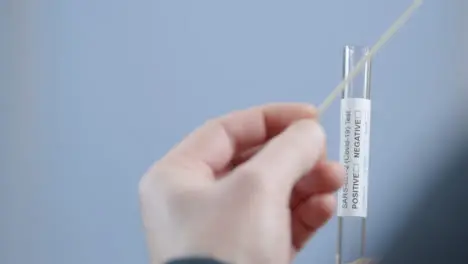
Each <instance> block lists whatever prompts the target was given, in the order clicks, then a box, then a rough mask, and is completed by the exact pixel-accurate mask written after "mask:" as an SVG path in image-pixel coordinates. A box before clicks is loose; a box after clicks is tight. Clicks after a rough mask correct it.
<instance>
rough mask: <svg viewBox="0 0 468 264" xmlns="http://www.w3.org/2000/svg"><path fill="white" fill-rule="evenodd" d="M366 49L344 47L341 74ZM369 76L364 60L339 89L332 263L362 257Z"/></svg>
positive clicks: (350, 68)
mask: <svg viewBox="0 0 468 264" xmlns="http://www.w3.org/2000/svg"><path fill="white" fill-rule="evenodd" d="M368 52H369V48H368V47H364V46H345V48H344V54H343V75H344V77H346V76H348V74H349V73H350V72H351V71H352V70H353V67H355V65H356V63H357V62H358V61H359V60H360V59H361V58H362V57H363V56H365V55H366V54H367V53H368ZM370 76H371V62H370V61H368V62H367V63H366V64H365V65H364V68H363V70H362V71H361V73H359V74H358V75H357V76H356V77H355V78H354V80H353V81H351V82H350V83H349V84H348V85H347V86H346V87H345V89H344V90H343V93H342V99H341V111H340V115H341V117H340V129H341V135H340V162H341V164H342V165H343V166H344V167H345V170H346V176H345V183H344V185H343V187H342V188H341V189H340V190H339V191H338V196H337V199H338V203H337V204H338V208H337V215H338V239H337V253H336V264H347V263H353V262H355V261H356V260H357V259H360V258H364V257H365V254H366V253H365V247H366V219H367V201H368V197H367V190H368V172H369V150H370V149H369V139H370V138H369V135H370V117H371V116H370V114H371V101H370V88H371V87H370V79H371V78H370Z"/></svg>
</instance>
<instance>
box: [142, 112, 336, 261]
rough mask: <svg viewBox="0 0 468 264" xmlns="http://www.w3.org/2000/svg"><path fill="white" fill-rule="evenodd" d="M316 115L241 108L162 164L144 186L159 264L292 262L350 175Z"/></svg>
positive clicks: (207, 126) (208, 126) (150, 235)
mask: <svg viewBox="0 0 468 264" xmlns="http://www.w3.org/2000/svg"><path fill="white" fill-rule="evenodd" d="M316 116H317V113H316V111H315V109H314V108H312V107H310V106H307V105H302V104H273V105H266V106H261V107H256V108H252V109H248V110H243V111H238V112H234V113H231V114H228V115H226V116H224V117H221V118H218V119H215V120H211V121H208V122H207V123H206V124H205V125H204V126H202V127H201V128H199V129H197V130H196V131H195V132H193V133H192V134H191V135H189V136H188V137H187V138H186V139H184V140H183V141H182V142H181V143H180V144H179V145H177V146H176V147H174V148H173V149H172V150H171V151H170V152H169V153H168V154H167V155H166V156H165V157H163V158H162V159H161V160H160V161H158V162H156V163H155V164H154V165H153V166H152V168H150V169H149V171H148V172H147V173H146V174H145V175H144V176H143V178H142V179H141V181H140V186H139V191H140V200H141V210H142V218H143V223H144V226H145V229H146V235H147V239H148V245H149V250H150V255H151V260H152V263H164V262H165V261H168V260H171V259H175V258H181V257H192V256H204V257H213V258H216V259H218V260H220V261H226V262H227V263H233V264H240V263H242V264H251V263H252V264H254V263H255V264H262V263H268V264H274V263H289V262H290V261H291V260H292V258H293V257H294V255H295V253H296V252H297V251H299V250H300V249H301V248H302V247H303V245H304V244H305V242H306V241H307V240H308V239H309V237H311V235H312V234H314V232H315V231H316V230H317V229H318V228H320V227H321V226H322V225H323V224H324V223H325V222H326V221H328V219H329V218H330V217H331V216H332V214H333V211H334V208H335V198H334V192H335V191H336V190H337V189H338V188H339V187H340V186H341V183H342V178H343V176H344V170H343V168H342V167H341V166H340V165H339V164H338V163H335V162H330V161H327V160H326V157H325V136H324V132H323V130H322V128H321V127H320V125H319V123H318V122H317V120H316Z"/></svg>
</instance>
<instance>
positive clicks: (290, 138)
mask: <svg viewBox="0 0 468 264" xmlns="http://www.w3.org/2000/svg"><path fill="white" fill-rule="evenodd" d="M324 145H325V134H324V132H323V130H322V128H321V127H320V125H319V124H318V123H317V122H316V121H314V120H312V119H308V120H307V119H304V120H300V121H297V122H295V123H294V124H292V125H291V126H289V127H288V128H287V129H286V130H285V131H283V133H281V134H280V135H278V136H277V137H275V138H274V139H272V140H270V142H268V143H267V144H266V145H265V147H264V148H263V149H262V150H261V151H259V152H258V153H257V154H256V155H255V156H253V157H252V158H251V159H250V160H249V161H248V162H246V163H244V164H242V165H241V166H239V167H237V168H236V170H235V171H234V173H235V174H238V175H240V176H239V177H257V178H261V180H262V181H263V182H264V183H265V184H268V185H270V186H277V187H279V189H281V192H282V194H283V195H284V197H287V198H288V200H289V196H290V193H291V190H292V188H293V186H294V185H295V183H296V182H297V181H298V180H299V179H300V178H301V176H302V175H304V174H306V173H307V172H309V171H310V170H311V169H312V168H313V167H314V165H315V164H316V163H317V161H318V160H319V158H320V157H321V155H322V153H323V148H324ZM278 195H281V193H278Z"/></svg>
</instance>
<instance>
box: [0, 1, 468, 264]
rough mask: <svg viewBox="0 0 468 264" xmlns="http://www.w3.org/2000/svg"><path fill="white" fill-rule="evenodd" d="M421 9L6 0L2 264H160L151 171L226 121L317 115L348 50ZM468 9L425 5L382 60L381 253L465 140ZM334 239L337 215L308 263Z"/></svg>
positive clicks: (0, 63) (376, 243)
mask: <svg viewBox="0 0 468 264" xmlns="http://www.w3.org/2000/svg"><path fill="white" fill-rule="evenodd" d="M410 2H411V1H410V0H393V1H387V0H377V1H376V0H361V1H348V0H335V1H310V0H308V1H304V0H298V1H272V0H269V1H266V0H254V1H241V0H237V1H215V0H211V1H208V0H206V1H181V0H179V1H161V0H137V1H129V0H126V1H125V0H102V1H95V0H68V1H61V0H49V1H46V0H39V1H33V0H21V1H20V0H0V74H1V78H0V84H1V90H0V91H1V94H0V95H1V97H0V98H1V99H0V110H1V111H0V125H1V128H2V129H1V132H0V136H1V138H0V143H1V144H0V147H1V151H0V155H1V156H0V158H1V160H0V162H1V163H0V165H1V166H0V172H1V177H0V181H1V182H0V184H1V185H0V186H1V187H0V188H1V191H0V209H1V210H0V219H1V220H0V232H1V233H0V263H4V264H29V263H36V264H59V263H68V264H82V263H88V264H101V263H114V264H124V263H125V264H126V263H147V262H148V261H147V256H146V248H145V244H144V238H143V233H142V229H141V226H140V219H139V210H138V202H137V182H138V180H139V177H140V175H141V174H142V173H143V172H144V171H145V170H146V168H147V167H148V166H149V165H150V164H151V163H152V162H153V161H154V160H156V159H158V158H159V157H161V156H162V155H163V154H164V153H165V151H167V150H168V149H169V148H170V147H171V146H172V145H173V144H174V143H176V142H177V141H178V140H180V139H181V138H182V137H183V136H184V135H185V134H187V133H188V132H190V131H191V130H192V129H193V128H194V127H196V126H197V125H198V124H200V123H202V122H203V121H204V120H205V119H207V118H210V117H214V116H217V115H220V114H223V113H225V112H227V111H231V110H234V109H239V108H245V107H248V106H252V105H256V104H261V103H266V102H273V101H303V102H310V103H314V104H319V103H320V101H321V100H322V99H324V98H325V96H326V95H327V93H328V92H329V91H330V90H331V88H333V87H334V86H335V85H336V84H337V83H338V82H339V81H340V78H341V69H342V57H341V54H342V47H343V46H344V45H345V44H372V43H374V42H375V41H376V40H377V38H378V37H379V35H380V34H381V33H382V32H383V30H385V29H386V28H387V27H388V26H389V25H390V24H391V23H392V22H393V20H394V19H395V18H396V17H397V16H398V15H399V14H400V13H401V12H402V11H403V10H404V9H405V8H406V7H407V6H408V5H409V4H410ZM461 2H462V1H460V2H456V1H446V0H432V1H431V0H427V1H426V4H425V5H424V6H423V8H422V9H421V10H420V11H419V12H418V13H417V15H416V16H415V18H414V19H412V20H411V21H410V23H409V24H408V25H407V26H406V27H405V28H404V29H403V30H402V31H401V32H400V33H399V34H398V35H397V36H396V37H395V38H394V39H393V40H392V41H391V42H390V44H389V45H388V46H386V47H385V48H384V49H383V50H382V52H381V53H379V55H378V56H377V57H376V59H375V61H374V70H373V76H372V77H373V79H372V85H373V92H372V96H373V110H374V116H373V117H374V120H373V124H372V133H373V138H372V161H371V174H370V176H371V182H370V184H371V187H370V194H369V195H370V217H369V230H368V236H369V237H368V241H369V254H370V255H374V256H378V255H379V254H381V250H382V248H383V247H384V246H385V243H386V241H389V239H390V238H391V237H392V235H393V234H394V232H395V230H396V228H397V227H398V225H399V224H400V223H401V221H403V220H404V218H405V215H406V212H408V211H409V210H411V205H412V204H413V203H414V201H415V200H417V198H418V197H419V195H420V194H421V193H422V192H424V189H425V186H427V185H428V184H430V182H431V181H432V180H433V179H428V178H427V177H425V174H424V172H425V171H427V170H428V169H430V168H431V166H434V164H437V163H438V162H439V161H440V160H441V157H443V154H444V151H445V149H446V148H448V147H449V145H450V144H452V140H451V135H452V134H453V133H455V131H456V130H457V122H456V121H454V120H455V118H454V115H453V114H451V112H452V111H453V109H455V108H454V106H455V105H456V103H457V98H459V97H460V96H459V95H460V93H458V91H459V89H457V88H456V87H457V85H458V82H459V76H460V72H459V71H457V70H456V69H455V68H456V66H457V65H459V63H455V62H456V61H458V60H459V59H460V53H458V52H457V48H459V47H460V42H457V38H456V36H457V31H456V29H457V28H458V29H460V27H459V25H458V26H457V25H456V24H457V23H460V20H458V19H457V17H458V16H459V15H460V14H461V12H460V8H461V4H460V3H461ZM338 109H339V108H338V104H336V103H335V104H334V105H333V107H332V108H331V109H330V110H329V111H328V112H327V113H326V115H325V116H324V118H323V124H324V126H325V128H326V130H327V132H328V144H329V153H330V157H331V158H334V159H337V158H338V148H339V146H338V138H339V133H338V132H339V131H338V129H339V126H338V116H339V115H338ZM335 238H336V220H335V219H333V220H332V221H331V222H330V223H329V224H328V225H327V226H325V227H324V228H323V229H322V230H321V231H320V232H319V233H318V234H317V235H316V237H315V239H314V240H312V241H311V242H310V244H309V245H308V246H307V248H306V249H305V250H304V252H303V253H302V254H300V255H299V257H298V260H297V262H298V263H319V264H322V263H332V261H333V259H334V250H335Z"/></svg>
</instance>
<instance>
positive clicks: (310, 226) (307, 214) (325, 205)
mask: <svg viewBox="0 0 468 264" xmlns="http://www.w3.org/2000/svg"><path fill="white" fill-rule="evenodd" d="M335 206H336V200H335V196H334V194H332V193H327V194H320V195H314V196H311V197H310V198H309V199H308V200H307V201H305V202H304V203H302V204H301V205H300V206H299V207H297V208H296V210H294V211H293V212H292V222H291V224H292V227H291V229H292V242H293V245H294V247H295V248H296V250H300V249H301V248H302V247H303V246H304V244H305V243H306V242H307V240H308V239H309V238H310V237H311V236H312V235H313V234H314V233H315V232H316V231H317V229H319V228H320V227H322V226H323V225H324V224H325V223H326V222H327V221H328V220H329V219H330V218H331V217H332V216H333V212H334V211H335Z"/></svg>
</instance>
